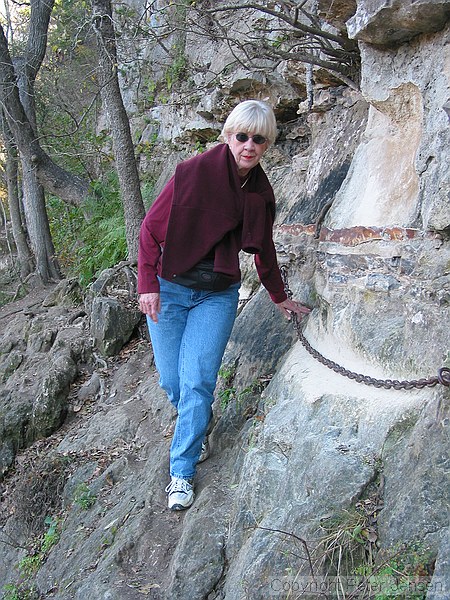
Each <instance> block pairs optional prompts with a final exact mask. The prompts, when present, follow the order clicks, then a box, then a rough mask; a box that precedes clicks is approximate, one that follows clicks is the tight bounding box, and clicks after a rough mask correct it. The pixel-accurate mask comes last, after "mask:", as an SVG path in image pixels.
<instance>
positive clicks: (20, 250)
mask: <svg viewBox="0 0 450 600" xmlns="http://www.w3.org/2000/svg"><path fill="white" fill-rule="evenodd" d="M4 137H5V147H6V166H5V173H6V187H7V190H8V204H9V213H10V215H11V225H12V233H13V238H14V243H15V245H16V251H17V261H18V264H19V272H20V277H21V279H25V277H26V276H27V275H29V274H30V273H32V272H33V257H32V255H31V252H30V248H29V246H28V241H27V235H26V230H25V223H24V221H23V219H22V212H21V210H20V199H19V182H18V175H17V172H18V158H17V150H16V148H15V146H14V144H12V143H11V140H10V139H9V136H8V134H7V133H6V134H5V136H4Z"/></svg>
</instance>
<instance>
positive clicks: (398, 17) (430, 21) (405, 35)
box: [347, 0, 450, 45]
mask: <svg viewBox="0 0 450 600" xmlns="http://www.w3.org/2000/svg"><path fill="white" fill-rule="evenodd" d="M357 4H358V9H357V11H356V14H355V15H354V16H353V17H351V18H350V19H349V20H348V21H347V28H348V34H349V37H351V38H356V39H357V40H361V41H364V42H369V43H370V44H376V45H391V44H398V43H402V42H408V41H409V40H411V39H412V38H413V37H415V36H417V35H420V34H422V33H435V32H436V31H440V30H441V29H443V28H444V27H445V25H446V23H447V21H448V19H449V17H450V7H449V5H448V2H446V0H393V1H392V0H382V1H381V2H380V1H379V0H362V1H360V2H358V3H357Z"/></svg>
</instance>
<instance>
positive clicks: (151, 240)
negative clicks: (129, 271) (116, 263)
mask: <svg viewBox="0 0 450 600" xmlns="http://www.w3.org/2000/svg"><path fill="white" fill-rule="evenodd" d="M173 188H174V178H173V177H172V179H170V181H169V182H168V183H167V184H166V186H165V187H164V189H163V190H162V192H161V193H160V194H159V196H158V197H157V198H156V200H155V202H154V203H153V204H152V206H151V208H150V210H149V211H148V212H147V214H146V216H145V218H144V220H143V222H142V225H141V230H140V234H139V251H138V294H146V293H149V292H159V281H158V278H157V274H158V266H159V262H160V258H161V254H162V249H163V247H164V242H165V238H166V232H167V224H168V221H169V215H170V209H171V206H172V198H173Z"/></svg>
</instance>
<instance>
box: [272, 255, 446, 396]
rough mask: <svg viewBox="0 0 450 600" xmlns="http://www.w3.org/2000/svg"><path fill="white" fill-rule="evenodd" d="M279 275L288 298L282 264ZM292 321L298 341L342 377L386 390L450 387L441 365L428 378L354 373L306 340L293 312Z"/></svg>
mask: <svg viewBox="0 0 450 600" xmlns="http://www.w3.org/2000/svg"><path fill="white" fill-rule="evenodd" d="M280 271H281V277H282V278H283V283H284V289H285V292H286V294H287V296H288V298H292V291H291V289H290V288H289V280H288V268H287V266H286V265H282V266H281V267H280ZM292 321H293V325H294V329H295V331H296V332H297V336H298V339H299V341H300V342H301V343H302V345H303V347H304V348H305V349H306V350H307V351H308V352H309V354H311V356H313V357H314V358H315V359H316V360H318V361H319V362H320V363H322V364H323V365H325V366H326V367H328V368H329V369H331V370H332V371H334V372H335V373H339V375H343V376H344V377H348V378H349V379H353V380H354V381H357V382H358V383H364V384H365V385H371V386H374V387H376V388H385V389H387V390H389V389H392V388H393V389H394V390H412V389H423V388H424V387H434V386H435V385H437V384H438V383H440V384H442V385H445V386H447V387H450V369H449V368H447V367H442V368H441V369H439V371H438V374H437V375H435V376H433V377H429V378H428V379H411V380H406V381H405V380H403V381H399V380H397V379H376V378H375V377H370V376H369V375H361V374H360V373H355V372H353V371H349V370H348V369H346V368H345V367H342V366H341V365H338V364H337V363H336V362H334V361H332V360H330V359H329V358H326V357H325V356H323V354H321V353H320V352H318V351H317V350H315V349H314V348H313V347H312V346H311V344H310V343H309V342H308V340H307V339H306V338H305V336H304V335H303V332H302V330H301V325H300V321H299V320H298V318H297V315H296V314H295V313H293V314H292Z"/></svg>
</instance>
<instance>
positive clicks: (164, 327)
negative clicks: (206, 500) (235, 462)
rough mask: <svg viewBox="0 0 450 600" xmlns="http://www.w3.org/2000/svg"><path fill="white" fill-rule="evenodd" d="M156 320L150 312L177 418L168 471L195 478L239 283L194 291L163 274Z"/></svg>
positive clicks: (158, 359) (155, 348) (160, 364)
mask: <svg viewBox="0 0 450 600" xmlns="http://www.w3.org/2000/svg"><path fill="white" fill-rule="evenodd" d="M159 282H160V286H161V312H160V314H159V315H158V323H154V322H153V321H152V320H151V319H150V318H149V317H147V323H148V328H149V332H150V337H151V340H152V346H153V353H154V357H155V363H156V368H157V370H158V372H159V383H160V386H161V387H162V388H163V390H165V392H166V393H167V395H168V397H169V400H170V402H171V403H172V404H173V406H174V407H175V408H176V410H177V413H178V417H177V421H176V425H175V431H174V436H173V440H172V445H171V447H170V475H171V476H172V477H180V478H181V479H191V478H192V477H193V476H194V475H195V467H196V465H197V462H198V459H199V457H200V453H201V447H202V442H203V439H204V437H205V435H206V430H207V428H208V424H209V421H210V419H211V416H212V408H211V405H212V403H213V400H214V395H213V394H214V389H215V387H216V381H217V374H218V372H219V368H220V365H221V362H222V357H223V353H224V352H225V347H226V345H227V342H228V340H229V338H230V334H231V330H232V328H233V324H234V320H235V318H236V310H237V304H238V299H239V286H240V284H239V283H236V284H233V285H231V286H230V287H229V288H228V289H227V290H225V291H223V292H209V291H203V290H193V289H190V288H186V287H183V286H181V285H178V284H176V283H171V282H169V281H166V280H165V279H161V278H160V280H159Z"/></svg>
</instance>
